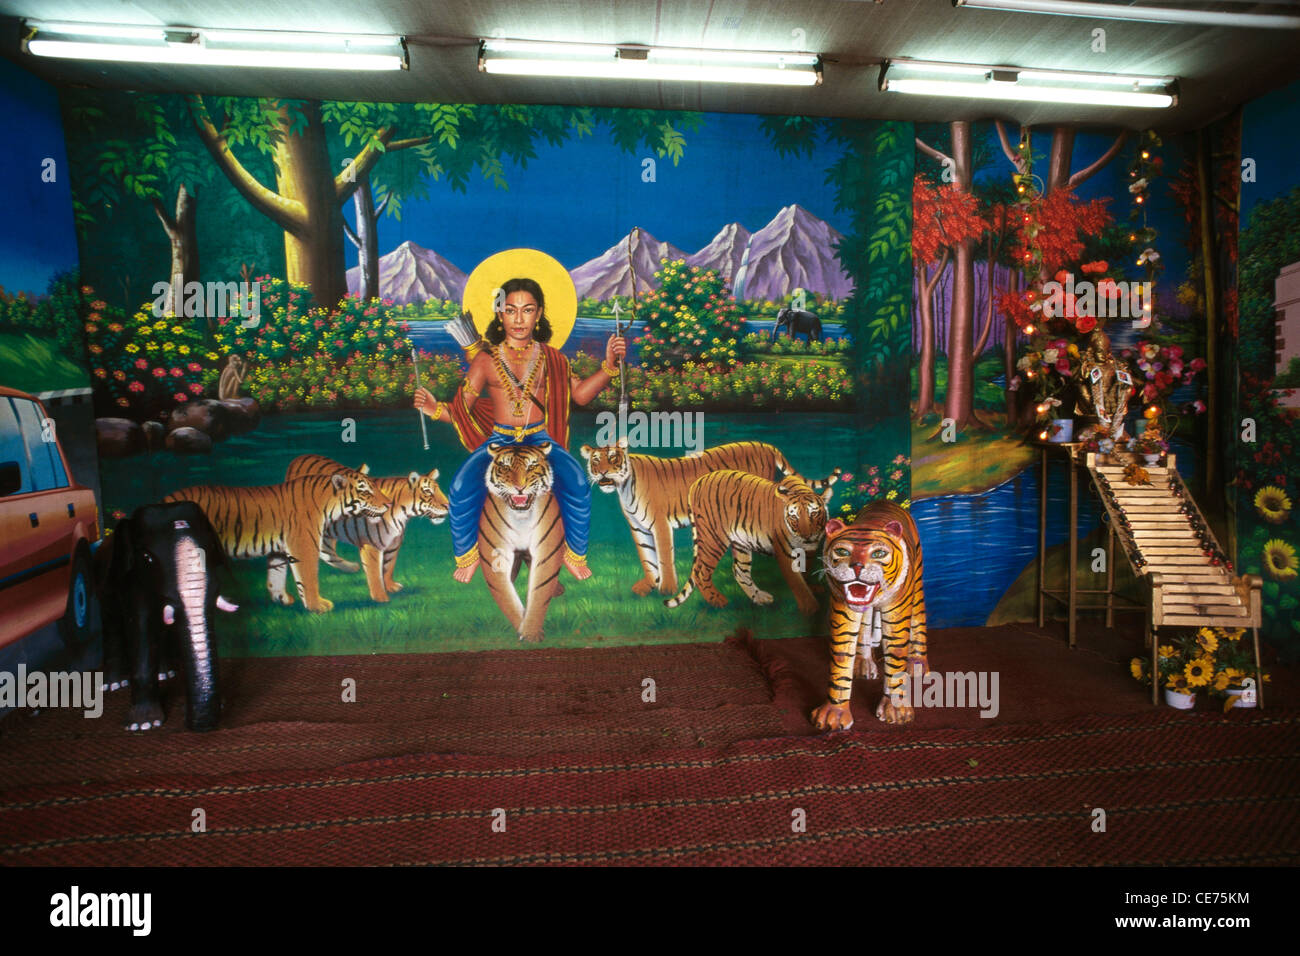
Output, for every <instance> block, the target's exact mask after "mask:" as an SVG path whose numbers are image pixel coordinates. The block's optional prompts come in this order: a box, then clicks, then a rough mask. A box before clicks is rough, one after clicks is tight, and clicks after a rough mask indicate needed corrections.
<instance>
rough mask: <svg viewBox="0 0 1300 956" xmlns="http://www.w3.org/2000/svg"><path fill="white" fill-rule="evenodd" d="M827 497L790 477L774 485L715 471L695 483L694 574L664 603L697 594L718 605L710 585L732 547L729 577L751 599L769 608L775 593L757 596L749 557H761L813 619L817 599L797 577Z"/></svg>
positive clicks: (818, 531) (818, 532)
mask: <svg viewBox="0 0 1300 956" xmlns="http://www.w3.org/2000/svg"><path fill="white" fill-rule="evenodd" d="M831 491H832V489H830V488H827V489H826V490H825V491H823V492H822V493H821V494H818V493H817V492H815V491H813V490H812V488H811V487H810V486H809V484H808V483H807V482H806V481H804V480H803V479H802V478H798V477H794V476H791V477H789V478H783V479H782V480H781V481H780V482H779V483H778V482H774V481H771V480H770V479H767V478H760V477H759V476H757V475H750V474H746V473H745V472H742V471H730V470H724V471H714V472H710V473H709V474H707V475H704V476H703V477H701V478H699V479H697V480H696V482H695V483H694V484H693V485H691V491H690V495H689V505H690V515H691V536H692V538H693V539H694V542H695V560H694V562H693V563H692V565H691V576H690V579H689V580H687V582H686V584H685V586H684V587H683V588H682V590H681V593H680V594H678V595H677V596H676V597H675V598H670V599H669V600H667V601H665V602H664V604H666V605H667V606H668V607H677V606H678V605H679V604H681V603H682V602H683V601H685V600H686V599H687V598H688V597H690V596H691V591H693V590H694V589H695V588H699V589H700V594H701V595H703V597H704V600H706V601H708V602H709V603H710V604H712V605H713V606H714V607H723V606H724V605H725V604H726V603H727V599H726V598H725V597H723V596H722V595H721V594H720V593H718V590H717V589H716V588H715V587H714V586H713V572H714V571H715V570H717V567H718V562H719V561H721V560H722V555H723V554H724V553H725V552H726V550H727V547H728V546H730V547H731V560H732V573H733V574H734V575H735V578H736V583H737V584H739V585H740V589H741V590H742V591H744V592H745V594H747V595H748V596H749V599H750V600H751V601H753V602H754V603H755V604H771V603H772V595H770V594H768V593H767V592H766V591H760V590H759V589H758V587H757V586H756V585H755V584H754V578H753V576H752V574H751V573H750V570H751V567H752V565H753V555H754V552H755V551H761V552H762V553H764V554H771V555H774V556H775V557H776V563H777V565H778V566H779V567H780V568H781V574H782V576H783V577H784V578H785V580H786V583H787V584H789V585H790V590H791V591H793V592H794V596H795V600H796V601H798V602H799V610H800V612H801V613H803V614H815V613H816V612H817V599H816V598H815V597H813V594H812V591H811V590H810V589H809V588H808V584H807V582H806V581H804V579H803V575H802V574H801V573H800V571H801V568H802V563H803V557H804V555H805V554H808V553H811V552H812V551H813V550H814V549H815V548H816V547H817V542H818V540H820V538H821V536H822V532H823V531H824V530H825V528H826V502H828V501H829V500H830V497H831Z"/></svg>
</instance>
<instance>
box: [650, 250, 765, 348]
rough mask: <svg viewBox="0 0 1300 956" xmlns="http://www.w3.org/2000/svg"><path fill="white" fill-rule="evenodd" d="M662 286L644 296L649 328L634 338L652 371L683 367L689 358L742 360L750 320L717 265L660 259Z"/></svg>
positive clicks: (656, 276)
mask: <svg viewBox="0 0 1300 956" xmlns="http://www.w3.org/2000/svg"><path fill="white" fill-rule="evenodd" d="M660 265H661V268H660V269H659V271H658V272H656V273H655V278H656V279H658V280H659V288H658V289H656V290H655V291H653V292H651V293H649V294H648V295H646V296H644V297H643V298H641V300H640V307H639V309H638V313H639V314H640V316H641V317H642V318H643V319H645V321H646V331H645V333H644V334H643V335H641V336H639V337H638V338H636V339H635V340H634V341H635V342H636V343H637V345H638V346H639V353H638V354H639V355H640V359H641V364H642V365H644V366H645V367H646V368H648V369H664V368H680V367H682V366H684V365H685V364H686V363H688V362H694V363H696V364H697V365H705V366H714V367H725V366H730V365H734V364H736V361H737V357H738V353H739V346H740V338H741V330H742V329H743V328H744V319H743V317H742V316H741V314H740V307H739V306H738V305H736V300H735V298H734V297H733V296H732V295H731V294H730V290H728V289H727V285H726V283H725V282H723V281H722V278H721V277H720V276H719V275H718V273H717V272H716V271H715V270H713V269H708V270H704V269H700V268H698V267H696V266H688V265H686V260H685V259H676V260H673V261H669V260H668V259H661V260H660Z"/></svg>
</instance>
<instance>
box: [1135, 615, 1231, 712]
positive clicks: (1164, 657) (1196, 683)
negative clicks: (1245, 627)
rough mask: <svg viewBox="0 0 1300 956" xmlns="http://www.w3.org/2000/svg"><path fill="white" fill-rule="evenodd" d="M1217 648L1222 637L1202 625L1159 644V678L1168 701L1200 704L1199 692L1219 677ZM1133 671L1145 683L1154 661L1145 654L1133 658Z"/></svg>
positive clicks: (1178, 705)
mask: <svg viewBox="0 0 1300 956" xmlns="http://www.w3.org/2000/svg"><path fill="white" fill-rule="evenodd" d="M1203 632H1204V633H1203ZM1217 649H1218V641H1217V639H1216V637H1215V635H1214V634H1213V632H1212V631H1211V630H1210V628H1201V630H1200V631H1194V632H1192V633H1190V634H1185V635H1184V636H1181V637H1177V638H1174V640H1173V642H1172V643H1170V644H1161V645H1159V646H1158V647H1157V648H1156V654H1157V655H1158V658H1157V659H1158V673H1157V674H1156V679H1157V680H1159V682H1160V686H1162V687H1163V688H1164V691H1165V703H1166V704H1168V705H1169V706H1170V707H1176V708H1178V709H1179V710H1191V709H1192V708H1193V707H1195V706H1196V695H1197V694H1198V693H1200V692H1201V691H1203V690H1205V691H1208V690H1209V689H1210V687H1211V684H1212V682H1213V681H1214V679H1215V672H1216V668H1215V657H1214V655H1215V651H1216V650H1217ZM1129 671H1130V672H1131V673H1132V674H1133V676H1134V677H1135V678H1136V679H1137V680H1139V681H1141V682H1142V683H1143V684H1150V683H1151V680H1152V675H1151V662H1150V661H1149V660H1147V659H1146V658H1145V657H1135V658H1133V660H1132V661H1131V662H1130V663H1129ZM1225 686H1226V685H1225Z"/></svg>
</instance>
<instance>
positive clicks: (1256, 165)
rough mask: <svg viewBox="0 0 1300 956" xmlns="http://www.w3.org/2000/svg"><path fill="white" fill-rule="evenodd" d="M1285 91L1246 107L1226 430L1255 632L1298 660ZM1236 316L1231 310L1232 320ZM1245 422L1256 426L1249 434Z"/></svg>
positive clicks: (1299, 241)
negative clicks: (1253, 596)
mask: <svg viewBox="0 0 1300 956" xmlns="http://www.w3.org/2000/svg"><path fill="white" fill-rule="evenodd" d="M1297 92H1300V85H1297V84H1292V85H1291V86H1290V87H1286V88H1284V89H1281V90H1277V91H1275V92H1274V93H1271V94H1269V95H1268V96H1265V97H1262V98H1260V99H1258V100H1255V101H1254V102H1252V103H1250V104H1248V105H1247V106H1246V107H1244V109H1243V111H1242V126H1241V165H1240V166H1237V164H1236V162H1235V161H1234V163H1233V168H1232V169H1231V170H1230V171H1229V173H1230V175H1231V177H1232V179H1231V182H1232V183H1234V184H1235V183H1237V182H1238V181H1239V183H1240V195H1241V232H1240V237H1239V243H1240V246H1239V248H1240V260H1239V272H1238V278H1237V293H1238V294H1237V297H1236V299H1235V300H1234V301H1233V303H1232V305H1233V306H1234V307H1236V306H1237V305H1238V303H1239V317H1238V318H1237V321H1238V322H1239V323H1240V325H1239V327H1238V328H1234V329H1233V330H1232V331H1233V332H1234V333H1236V346H1237V351H1238V354H1239V357H1240V383H1239V385H1240V387H1239V390H1238V391H1237V393H1236V395H1237V407H1236V414H1235V415H1234V416H1233V422H1232V423H1231V424H1232V425H1233V426H1234V430H1233V431H1232V432H1229V433H1228V435H1227V438H1228V442H1227V446H1228V449H1229V455H1230V456H1231V457H1230V459H1229V461H1230V465H1232V466H1235V467H1233V471H1234V473H1235V477H1234V481H1233V484H1234V490H1235V498H1236V501H1235V504H1236V515H1237V530H1238V534H1237V544H1238V547H1237V558H1238V562H1239V563H1240V565H1241V567H1242V570H1244V571H1247V572H1249V573H1252V574H1259V575H1261V576H1262V577H1263V579H1264V629H1263V634H1264V636H1265V637H1266V638H1268V640H1269V641H1270V642H1272V643H1274V644H1275V645H1277V647H1278V648H1279V650H1280V652H1281V653H1282V655H1283V657H1284V658H1286V659H1289V660H1295V659H1296V658H1297V656H1300V615H1298V614H1297V613H1296V611H1297V607H1300V558H1298V557H1297V554H1298V553H1300V522H1298V520H1297V517H1296V513H1295V504H1296V496H1297V493H1298V492H1297V490H1296V485H1295V466H1294V462H1295V459H1296V455H1297V453H1300V426H1298V425H1297V421H1296V416H1297V409H1300V393H1298V392H1297V391H1296V389H1297V387H1300V374H1298V373H1300V359H1298V358H1297V357H1296V356H1297V355H1300V171H1297V169H1296V164H1295V156H1296V150H1297V149H1300V131H1298V130H1297V123H1300V106H1297V101H1296V94H1297ZM1235 313H1236V310H1235V309H1234V316H1235ZM1252 424H1253V426H1254V428H1253V429H1252V428H1251V427H1250V426H1251V425H1252Z"/></svg>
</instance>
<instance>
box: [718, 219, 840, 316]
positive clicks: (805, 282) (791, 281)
mask: <svg viewBox="0 0 1300 956" xmlns="http://www.w3.org/2000/svg"><path fill="white" fill-rule="evenodd" d="M840 238H841V236H840V233H839V232H838V231H836V229H835V228H834V227H833V226H832V225H831V224H830V223H828V222H825V221H824V220H822V219H819V218H817V217H816V216H814V215H813V214H812V213H810V212H809V211H808V210H807V209H804V208H803V206H800V205H799V204H798V203H794V204H791V205H789V206H786V207H784V208H783V209H782V210H781V211H780V212H778V213H777V214H776V215H775V216H773V217H772V220H771V222H769V223H768V224H767V225H766V226H764V227H763V228H762V229H760V230H758V232H756V233H754V234H753V236H751V237H750V239H749V246H748V249H747V250H746V252H745V261H744V264H743V266H742V268H741V269H740V270H739V275H738V277H737V280H736V282H735V284H734V285H733V291H734V292H735V295H736V298H738V299H777V300H779V299H781V298H782V297H783V296H786V295H789V294H790V293H791V292H792V291H793V290H794V289H797V288H802V289H807V290H808V291H810V292H820V293H822V294H823V295H826V296H828V297H829V298H831V299H844V298H847V297H848V296H849V295H850V294H851V293H852V292H853V280H851V279H850V278H849V277H848V276H847V275H846V274H845V273H844V270H843V269H841V268H840V261H839V258H838V257H837V256H836V254H835V244H836V243H837V242H839V240H840Z"/></svg>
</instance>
